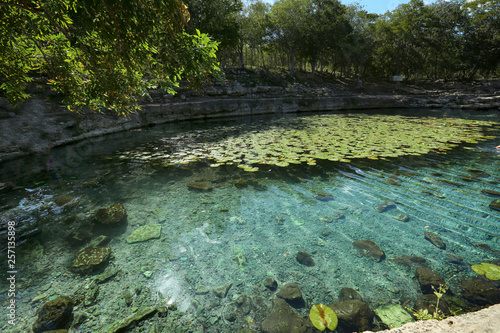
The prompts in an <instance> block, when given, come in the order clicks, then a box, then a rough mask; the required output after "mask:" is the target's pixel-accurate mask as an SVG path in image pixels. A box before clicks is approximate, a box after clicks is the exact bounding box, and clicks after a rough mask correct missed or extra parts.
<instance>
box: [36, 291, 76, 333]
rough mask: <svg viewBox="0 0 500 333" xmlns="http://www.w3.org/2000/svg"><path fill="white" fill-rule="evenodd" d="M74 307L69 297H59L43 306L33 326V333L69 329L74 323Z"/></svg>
mask: <svg viewBox="0 0 500 333" xmlns="http://www.w3.org/2000/svg"><path fill="white" fill-rule="evenodd" d="M73 305H74V303H73V300H72V299H71V298H70V297H68V296H59V297H57V298H56V299H53V300H51V301H48V302H47V303H45V304H43V305H42V307H41V308H40V309H39V310H38V311H37V313H38V318H37V320H36V322H35V323H34V324H33V333H42V332H46V331H50V330H57V329H68V328H69V327H70V325H71V322H72V321H73Z"/></svg>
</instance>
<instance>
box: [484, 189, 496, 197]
mask: <svg viewBox="0 0 500 333" xmlns="http://www.w3.org/2000/svg"><path fill="white" fill-rule="evenodd" d="M481 193H483V194H487V195H493V196H496V197H500V191H493V190H488V189H482V190H481Z"/></svg>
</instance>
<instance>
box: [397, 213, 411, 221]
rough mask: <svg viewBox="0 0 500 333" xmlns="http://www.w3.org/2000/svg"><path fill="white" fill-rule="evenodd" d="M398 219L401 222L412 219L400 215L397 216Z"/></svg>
mask: <svg viewBox="0 0 500 333" xmlns="http://www.w3.org/2000/svg"><path fill="white" fill-rule="evenodd" d="M396 219H398V220H400V221H401V222H408V221H410V217H409V216H408V215H406V214H398V215H396Z"/></svg>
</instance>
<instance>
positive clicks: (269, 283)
mask: <svg viewBox="0 0 500 333" xmlns="http://www.w3.org/2000/svg"><path fill="white" fill-rule="evenodd" d="M264 286H265V287H266V288H267V289H269V290H271V291H275V290H276V289H278V282H276V280H275V279H272V278H270V277H268V278H266V279H265V280H264Z"/></svg>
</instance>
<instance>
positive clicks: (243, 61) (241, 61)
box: [240, 41, 245, 68]
mask: <svg viewBox="0 0 500 333" xmlns="http://www.w3.org/2000/svg"><path fill="white" fill-rule="evenodd" d="M240 65H241V68H245V57H243V41H241V42H240Z"/></svg>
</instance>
